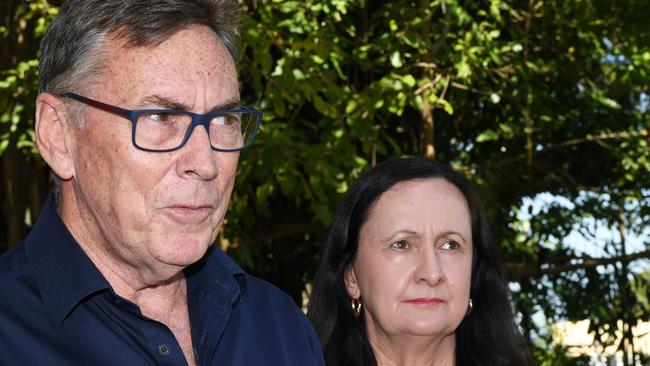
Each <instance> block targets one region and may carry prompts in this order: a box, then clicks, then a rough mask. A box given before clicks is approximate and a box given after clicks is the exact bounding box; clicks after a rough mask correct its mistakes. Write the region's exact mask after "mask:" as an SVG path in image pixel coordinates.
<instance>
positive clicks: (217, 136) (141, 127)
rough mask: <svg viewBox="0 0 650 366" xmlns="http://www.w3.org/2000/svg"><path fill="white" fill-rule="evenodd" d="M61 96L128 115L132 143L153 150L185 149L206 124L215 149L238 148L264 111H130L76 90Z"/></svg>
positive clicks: (249, 136) (252, 136)
mask: <svg viewBox="0 0 650 366" xmlns="http://www.w3.org/2000/svg"><path fill="white" fill-rule="evenodd" d="M61 96H62V97H66V98H70V99H74V100H76V101H79V102H81V103H84V104H87V105H89V106H92V107H95V108H98V109H101V110H103V111H106V112H110V113H113V114H117V115H119V116H123V117H126V118H128V119H129V120H130V121H131V129H132V133H131V140H132V142H133V146H135V147H136V148H138V149H140V150H144V151H151V152H168V151H175V150H178V149H180V148H182V147H183V146H185V144H186V143H187V141H188V140H189V139H190V136H192V132H193V131H194V128H196V126H199V125H200V126H203V127H205V130H206V132H207V133H208V137H209V140H210V146H211V147H212V149H213V150H216V151H226V152H227V151H239V150H242V149H244V148H246V147H248V146H250V145H251V144H252V143H253V140H255V136H256V135H257V130H258V128H259V124H260V121H261V120H262V111H258V110H256V109H253V108H249V107H246V106H241V107H240V108H236V109H224V110H220V111H215V112H210V113H206V114H197V113H192V112H188V111H185V110H180V109H142V110H129V109H123V108H120V107H116V106H113V105H110V104H106V103H102V102H98V101H96V100H93V99H90V98H86V97H83V96H81V95H78V94H75V93H65V94H62V95H61Z"/></svg>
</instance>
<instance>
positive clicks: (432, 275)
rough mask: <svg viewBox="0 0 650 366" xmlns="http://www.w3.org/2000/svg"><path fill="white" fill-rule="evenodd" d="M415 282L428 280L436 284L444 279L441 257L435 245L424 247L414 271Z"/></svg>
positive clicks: (427, 281) (430, 283)
mask: <svg viewBox="0 0 650 366" xmlns="http://www.w3.org/2000/svg"><path fill="white" fill-rule="evenodd" d="M414 276H415V278H414V280H415V282H426V283H427V284H429V285H430V286H435V285H437V284H438V283H440V282H441V281H443V280H444V271H443V269H442V263H441V258H440V256H439V254H438V253H437V251H436V248H435V246H434V245H431V246H429V247H427V248H424V250H423V252H422V253H421V255H420V257H419V261H418V263H417V267H416V269H415V273H414Z"/></svg>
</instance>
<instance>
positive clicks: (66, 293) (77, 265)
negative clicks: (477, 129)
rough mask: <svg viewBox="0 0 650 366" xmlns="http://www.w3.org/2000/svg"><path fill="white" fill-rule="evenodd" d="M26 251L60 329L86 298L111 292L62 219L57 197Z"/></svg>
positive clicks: (34, 230) (49, 200) (48, 204)
mask: <svg viewBox="0 0 650 366" xmlns="http://www.w3.org/2000/svg"><path fill="white" fill-rule="evenodd" d="M25 251H26V254H27V259H28V260H29V263H30V265H31V267H32V269H33V271H34V275H35V277H36V282H37V283H38V287H39V289H40V292H41V295H42V297H43V302H44V303H45V307H46V309H47V311H48V312H49V314H50V317H51V319H52V321H53V322H54V324H55V325H56V326H59V325H61V324H62V323H63V320H64V319H65V318H66V316H67V315H68V314H69V313H70V311H72V309H73V308H74V307H75V306H76V305H77V304H78V303H79V302H80V301H81V300H82V299H84V298H85V297H86V296H88V295H90V294H92V293H94V292H97V291H99V290H103V289H108V288H110V285H109V283H108V281H106V279H105V278H104V276H102V274H101V272H99V270H98V269H97V267H95V265H94V264H93V262H92V261H91V260H90V258H88V256H87V255H86V253H84V251H83V250H81V247H79V245H78V244H77V242H76V241H75V239H74V238H73V237H72V234H71V233H70V231H68V229H67V228H66V226H65V224H64V223H63V221H62V220H61V218H60V217H59V214H58V213H57V211H56V208H55V207H54V195H53V194H50V195H49V196H48V198H47V201H46V202H45V206H44V207H43V211H42V212H41V214H40V215H39V217H38V220H37V221H36V224H34V227H33V228H32V231H31V232H30V233H29V235H28V236H27V238H26V239H25Z"/></svg>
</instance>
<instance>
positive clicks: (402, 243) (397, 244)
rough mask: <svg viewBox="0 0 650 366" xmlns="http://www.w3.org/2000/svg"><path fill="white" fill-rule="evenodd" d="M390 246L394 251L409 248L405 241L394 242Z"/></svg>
mask: <svg viewBox="0 0 650 366" xmlns="http://www.w3.org/2000/svg"><path fill="white" fill-rule="evenodd" d="M390 246H391V248H395V249H408V248H409V247H410V245H409V243H408V242H407V241H406V240H400V241H396V242H394V243H393V244H391V245H390Z"/></svg>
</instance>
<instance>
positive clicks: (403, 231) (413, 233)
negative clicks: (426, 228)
mask: <svg viewBox="0 0 650 366" xmlns="http://www.w3.org/2000/svg"><path fill="white" fill-rule="evenodd" d="M401 234H405V235H409V236H414V235H418V233H417V232H416V231H413V230H410V229H399V230H397V231H395V232H394V233H392V234H390V235H389V236H387V237H385V238H383V239H382V241H389V240H392V239H394V238H395V237H397V236H399V235H401Z"/></svg>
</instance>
